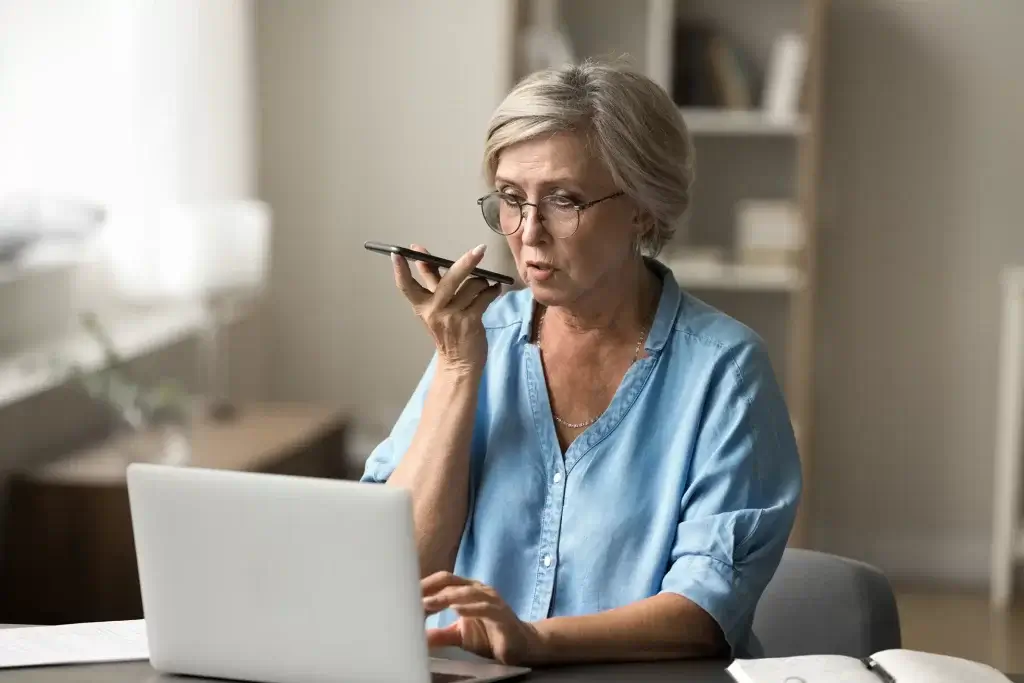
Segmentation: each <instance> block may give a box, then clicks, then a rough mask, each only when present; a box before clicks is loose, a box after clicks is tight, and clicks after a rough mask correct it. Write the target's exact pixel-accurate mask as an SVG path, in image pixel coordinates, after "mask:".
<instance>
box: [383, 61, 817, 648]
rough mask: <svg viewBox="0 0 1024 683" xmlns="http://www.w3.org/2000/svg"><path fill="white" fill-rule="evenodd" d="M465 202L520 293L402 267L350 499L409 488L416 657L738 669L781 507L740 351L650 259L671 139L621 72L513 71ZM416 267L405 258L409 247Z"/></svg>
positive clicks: (637, 79)
mask: <svg viewBox="0 0 1024 683" xmlns="http://www.w3.org/2000/svg"><path fill="white" fill-rule="evenodd" d="M484 161H485V168H486V173H487V177H488V180H489V181H490V182H491V184H492V186H493V188H494V191H493V192H491V193H490V194H487V195H486V196H484V197H482V198H481V199H480V200H479V202H478V203H479V204H480V207H481V209H482V213H483V218H484V220H485V221H486V223H487V225H488V226H489V227H490V228H491V229H492V230H494V231H495V232H498V233H500V234H502V235H504V236H505V239H506V240H507V242H508V246H509V249H510V250H511V252H512V255H513V256H514V258H515V263H516V269H517V271H518V274H519V276H520V277H521V279H522V281H523V282H524V283H525V285H526V288H524V289H521V290H518V291H513V292H510V293H507V294H505V295H503V296H502V297H501V298H498V294H499V289H498V286H496V285H492V286H488V284H487V283H486V282H484V281H482V280H479V279H476V278H473V277H469V273H470V271H471V270H472V269H473V268H474V267H475V266H477V265H478V264H479V263H480V260H481V258H482V257H483V255H484V246H483V245H481V246H479V247H477V248H475V249H473V250H472V251H470V252H468V253H467V254H465V255H464V256H462V257H461V258H460V259H459V260H458V261H457V262H456V263H455V265H454V266H453V267H452V268H451V269H449V270H448V271H447V272H445V274H444V275H443V277H439V274H438V272H437V271H434V270H431V269H429V268H427V267H425V266H423V265H422V264H420V263H419V262H417V269H418V271H419V273H420V279H421V280H422V284H421V283H420V282H418V281H417V280H416V279H415V278H414V277H413V275H412V272H411V269H410V266H409V264H408V263H407V262H406V261H405V260H404V259H401V258H396V260H395V262H394V271H395V279H396V282H397V285H398V287H399V289H401V291H402V292H403V293H404V295H405V296H406V297H407V298H408V299H409V301H410V302H411V303H412V307H413V310H414V311H415V312H416V314H417V315H418V316H419V317H420V318H421V319H422V320H423V322H424V323H425V325H426V328H427V330H428V331H429V332H430V335H431V336H432V337H433V340H434V344H435V346H436V350H437V352H436V354H435V355H434V357H433V358H432V360H431V362H430V364H429V366H428V368H427V370H426V373H425V374H424V376H423V378H422V380H421V381H420V383H419V386H418V387H417V388H416V390H415V393H414V394H413V396H412V398H411V400H410V401H409V403H408V405H407V406H406V407H405V409H404V411H403V412H402V414H401V416H400V417H399V419H398V421H397V423H396V425H395V427H394V430H393V431H392V433H391V434H390V436H389V437H388V438H387V439H386V440H385V441H384V442H383V443H382V444H380V446H379V447H378V448H376V449H375V450H374V452H373V453H372V455H371V456H370V459H369V461H368V462H367V465H366V470H365V474H364V477H363V480H364V481H374V482H387V484H388V485H391V486H400V487H404V488H406V489H408V490H409V491H411V496H412V501H413V514H414V521H415V529H416V541H417V549H418V553H419V561H420V568H421V573H422V576H423V577H424V578H423V585H422V587H423V605H424V609H425V611H426V613H427V614H428V615H433V616H431V617H430V621H431V622H432V623H430V624H429V626H431V628H429V629H428V632H427V637H428V642H429V643H430V645H431V646H457V647H461V648H463V649H466V650H469V651H471V652H475V653H478V654H481V655H484V656H489V657H493V658H495V659H497V660H500V661H503V662H508V663H522V664H527V665H533V666H538V665H545V664H554V663H565V662H580V661H592V660H603V661H609V660H617V659H618V660H621V659H630V660H640V659H657V658H678V657H698V656H722V655H728V654H730V653H731V654H733V655H737V656H740V655H756V654H757V651H758V648H757V643H756V642H754V641H753V639H752V637H751V632H750V628H751V621H752V617H753V613H754V608H755V606H756V604H757V602H758V600H759V598H760V596H761V594H762V591H763V590H764V588H765V585H766V584H767V583H768V581H769V579H770V578H771V576H772V574H773V573H774V571H775V569H776V568H777V566H778V563H779V561H780V558H781V555H782V551H783V549H784V547H785V545H786V541H787V538H788V536H789V533H790V531H791V528H792V525H793V522H794V516H795V510H796V506H797V503H798V500H799V497H800V492H801V474H800V463H799V458H798V454H797V448H796V444H795V442H794V437H793V432H792V429H791V426H790V420H789V416H788V414H787V409H786V405H785V403H784V400H783V397H782V395H781V392H780V390H779V387H778V384H777V381H776V379H775V377H774V374H773V370H772V367H771V365H770V362H769V359H768V356H767V354H766V352H765V348H764V345H763V343H762V341H761V340H760V339H759V338H758V337H757V336H756V335H755V334H754V333H753V332H751V330H749V329H747V328H746V327H744V326H743V325H741V324H739V323H738V322H736V321H734V320H732V319H731V318H729V317H727V316H726V315H724V314H723V313H720V312H718V311H716V310H714V309H713V308H711V307H709V306H708V305H706V304H704V303H702V302H701V301H699V300H698V299H696V298H694V297H692V296H690V295H689V294H686V293H685V292H682V291H680V289H679V287H678V285H677V284H676V281H675V279H674V278H673V275H672V273H671V271H669V270H668V269H667V268H665V267H664V266H663V265H661V264H660V263H659V262H658V261H656V260H654V259H653V257H654V256H655V255H656V254H657V253H658V251H659V249H660V248H661V247H662V245H663V244H664V243H665V242H666V240H668V239H669V237H671V235H672V232H673V226H674V225H676V223H677V222H678V221H679V219H680V217H681V216H682V215H683V214H684V213H685V211H686V209H687V207H688V206H689V204H690V185H691V181H692V177H693V170H692V169H693V158H692V151H691V146H690V142H689V138H688V133H687V131H686V128H685V126H684V124H683V121H682V118H681V116H680V114H679V111H678V109H677V108H676V107H675V106H674V105H673V103H672V101H671V100H670V98H669V97H668V96H667V94H666V93H665V92H664V91H663V90H662V89H660V88H659V87H658V86H657V85H655V84H654V83H652V82H651V81H649V80H648V79H646V78H644V77H643V76H640V75H637V74H634V73H631V72H629V71H627V70H623V69H620V68H617V67H612V66H604V65H597V64H591V63H586V64H583V65H581V66H573V67H567V68H564V69H560V70H552V71H545V72H541V73H537V74H534V75H532V76H530V77H528V78H527V79H525V80H524V81H522V82H521V83H520V84H519V85H518V86H517V87H516V88H515V89H514V90H513V91H512V92H511V93H510V94H509V95H508V97H507V98H506V99H505V101H504V102H502V104H501V105H500V106H499V107H498V109H497V111H496V113H495V114H494V116H493V119H492V120H491V122H490V125H489V127H488V133H487V140H486V149H485V160H484ZM417 248H418V247H417Z"/></svg>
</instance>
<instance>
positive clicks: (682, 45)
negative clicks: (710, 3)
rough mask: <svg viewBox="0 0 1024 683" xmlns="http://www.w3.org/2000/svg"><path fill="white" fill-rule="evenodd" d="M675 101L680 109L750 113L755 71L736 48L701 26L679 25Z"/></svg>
mask: <svg viewBox="0 0 1024 683" xmlns="http://www.w3.org/2000/svg"><path fill="white" fill-rule="evenodd" d="M674 38H675V41H674V42H675V64H674V69H673V74H674V75H673V79H672V98H673V100H675V103H676V104H678V105H679V106H681V107H695V108H705V109H733V110H750V109H752V108H753V107H754V106H755V102H754V99H755V98H754V82H753V81H754V71H753V68H752V66H751V63H750V60H749V59H747V57H746V55H744V54H743V53H742V52H741V51H740V49H739V48H738V47H737V46H736V44H735V43H734V42H733V41H731V40H730V39H729V38H728V37H727V36H726V35H725V34H724V33H722V32H720V31H718V30H717V29H715V28H713V27H712V26H710V25H708V24H705V23H702V22H691V21H680V22H679V23H677V24H676V29H675V34H674Z"/></svg>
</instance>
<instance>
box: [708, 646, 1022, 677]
mask: <svg viewBox="0 0 1024 683" xmlns="http://www.w3.org/2000/svg"><path fill="white" fill-rule="evenodd" d="M727 671H728V672H729V674H730V675H731V676H732V677H733V680H735V681H736V683H832V682H833V681H837V682H841V683H1009V681H1010V679H1009V678H1007V677H1006V676H1004V675H1003V674H1001V673H1000V672H999V671H997V670H996V669H993V668H992V667H990V666H986V665H985V664H979V663H977V662H972V661H968V660H966V659H959V658H957V657H949V656H947V655H937V654H931V653H928V652H917V651H915V650H885V651H882V652H877V653H875V654H874V655H872V656H871V657H868V658H867V659H856V658H854V657H843V656H841V655H805V656H802V657H775V658H768V659H737V660H735V661H734V662H733V663H732V664H731V665H729V668H728V669H727Z"/></svg>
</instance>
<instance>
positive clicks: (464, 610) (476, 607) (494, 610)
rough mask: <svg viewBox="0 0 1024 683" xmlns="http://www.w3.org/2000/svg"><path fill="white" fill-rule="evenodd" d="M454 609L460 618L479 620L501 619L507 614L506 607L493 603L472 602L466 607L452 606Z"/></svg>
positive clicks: (465, 605)
mask: <svg viewBox="0 0 1024 683" xmlns="http://www.w3.org/2000/svg"><path fill="white" fill-rule="evenodd" d="M452 609H453V610H455V613H456V614H458V615H459V616H460V617H475V618H477V619H487V618H491V619H499V618H500V617H502V616H504V615H505V614H506V611H505V608H504V606H502V605H499V604H495V603H493V602H470V603H467V604H464V605H452Z"/></svg>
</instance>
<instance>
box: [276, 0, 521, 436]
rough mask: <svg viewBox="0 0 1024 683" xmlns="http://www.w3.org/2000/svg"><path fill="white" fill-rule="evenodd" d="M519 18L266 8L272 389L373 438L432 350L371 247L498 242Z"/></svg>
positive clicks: (414, 10) (489, 3) (314, 0)
mask: <svg viewBox="0 0 1024 683" xmlns="http://www.w3.org/2000/svg"><path fill="white" fill-rule="evenodd" d="M510 8H511V3H510V2H507V1H506V0H449V1H446V2H429V3H420V2H401V1H399V0H380V1H376V2H334V1H332V0H309V1H306V2H301V3H296V2H283V1H281V0H264V1H263V2H260V3H259V4H258V21H257V26H258V28H257V43H258V61H259V73H260V92H261V95H260V97H261V99H260V102H261V111H260V115H261V119H262V125H261V139H260V156H261V175H260V178H261V195H262V196H263V197H265V198H266V199H267V200H268V201H269V202H270V203H271V205H272V206H273V207H274V209H275V219H276V227H277V232H276V235H275V241H274V247H273V266H272V270H273V273H272V283H273V285H272V289H273V295H272V302H271V304H272V305H271V310H272V319H273V326H272V330H271V339H272V344H271V353H272V358H273V361H272V364H271V378H272V385H273V388H274V391H275V393H276V394H277V395H278V396H280V397H282V398H302V399H317V400H324V401H330V402H333V403H336V404H339V405H342V406H345V407H347V408H348V409H349V410H350V412H351V414H352V415H353V417H354V418H356V419H357V420H358V421H359V423H360V428H361V429H362V430H363V431H368V432H369V433H370V437H371V439H372V438H374V437H375V436H379V435H380V434H381V433H383V430H385V429H386V428H388V427H389V426H390V424H391V423H392V422H393V421H394V419H395V418H396V417H397V415H398V412H399V410H400V409H401V408H402V406H403V405H404V403H405V401H406V400H407V399H408V396H409V394H410V393H411V391H412V389H413V386H414V384H415V382H416V380H417V379H418V378H419V376H420V374H421V373H422V371H423V369H424V367H425V365H426V362H427V361H428V359H429V356H430V352H431V349H432V347H431V344H430V343H429V341H428V338H427V336H426V332H425V330H424V329H423V327H422V325H421V323H420V322H419V321H418V320H417V319H416V318H415V317H414V316H413V314H412V312H411V310H410V309H409V306H408V304H407V303H406V302H405V301H404V299H402V298H401V295H400V294H399V293H398V292H397V290H396V289H395V286H394V280H393V277H392V275H391V267H390V264H389V262H388V261H387V260H386V259H385V258H384V257H383V256H379V255H376V254H372V253H370V252H367V251H365V250H364V249H363V246H362V245H363V242H364V241H366V240H379V241H385V242H395V243H398V244H408V243H410V242H413V241H418V242H420V243H422V244H424V245H426V246H427V247H428V248H430V249H431V250H433V251H435V252H437V253H440V254H441V255H445V256H450V257H452V258H454V257H455V256H457V255H459V254H461V253H462V252H464V251H466V250H468V249H470V248H472V247H474V246H476V245H477V244H479V243H481V242H485V241H487V242H489V243H490V244H491V245H492V246H498V244H497V242H496V241H494V240H493V239H492V238H491V237H490V235H489V233H488V231H487V229H486V227H485V226H484V224H483V221H482V219H481V218H480V216H479V209H478V208H477V206H476V203H475V200H476V198H477V197H478V196H479V195H480V194H482V192H483V189H484V186H483V182H482V177H481V174H480V158H481V151H482V143H483V134H484V127H485V126H486V122H487V119H488V117H489V115H490V113H491V110H492V109H493V108H494V106H495V105H497V103H498V101H499V100H500V97H501V95H502V94H503V92H504V90H505V88H506V87H507V85H508V80H507V77H506V76H505V74H510V73H511V59H512V53H511V47H510V45H509V44H508V42H506V41H507V40H508V37H507V35H506V34H505V33H504V32H505V31H510V30H511V28H512V24H511V21H510V20H509V18H508V17H507V14H508V13H509V11H510ZM494 251H495V252H497V251H498V250H497V249H494ZM496 263H500V260H499V259H498V254H489V255H488V256H487V258H486V259H485V267H488V266H489V265H490V266H492V267H493V265H494V264H496Z"/></svg>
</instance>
